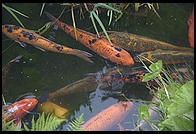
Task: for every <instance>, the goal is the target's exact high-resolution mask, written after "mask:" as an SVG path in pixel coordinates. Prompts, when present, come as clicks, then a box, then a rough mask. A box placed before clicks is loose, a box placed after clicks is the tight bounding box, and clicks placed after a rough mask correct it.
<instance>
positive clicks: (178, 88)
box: [138, 61, 194, 131]
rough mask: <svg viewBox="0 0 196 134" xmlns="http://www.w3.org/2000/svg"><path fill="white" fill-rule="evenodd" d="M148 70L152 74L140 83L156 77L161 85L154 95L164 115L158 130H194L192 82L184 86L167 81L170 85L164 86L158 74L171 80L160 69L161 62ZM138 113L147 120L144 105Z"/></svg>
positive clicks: (147, 75)
mask: <svg viewBox="0 0 196 134" xmlns="http://www.w3.org/2000/svg"><path fill="white" fill-rule="evenodd" d="M149 68H150V69H151V71H152V72H150V73H147V74H146V75H145V76H144V78H143V80H142V81H143V82H147V81H149V80H154V79H155V78H157V77H158V79H159V80H160V82H161V83H162V85H163V86H162V87H161V89H159V90H158V92H157V93H156V96H157V97H158V99H159V102H160V103H159V104H158V107H159V108H160V109H161V111H162V114H163V115H164V116H163V117H164V119H163V120H161V121H160V122H159V123H157V125H158V127H159V129H160V130H172V131H180V130H183V131H187V130H188V131H192V130H194V80H190V81H188V82H186V83H185V84H181V83H175V82H173V81H172V80H168V81H170V83H168V84H166V83H165V82H164V81H163V78H162V76H161V75H160V72H163V74H164V75H165V76H166V78H167V79H171V76H169V73H167V72H166V71H165V70H164V69H163V68H162V62H161V61H158V62H156V63H153V64H151V65H150V66H149ZM178 75H179V74H178ZM164 89H165V91H164ZM166 91H167V92H166ZM138 111H139V115H140V119H142V120H144V119H145V118H148V113H147V108H146V107H145V106H144V105H142V106H140V108H139V110H138ZM145 121H146V122H147V123H148V124H149V123H150V122H149V120H145Z"/></svg>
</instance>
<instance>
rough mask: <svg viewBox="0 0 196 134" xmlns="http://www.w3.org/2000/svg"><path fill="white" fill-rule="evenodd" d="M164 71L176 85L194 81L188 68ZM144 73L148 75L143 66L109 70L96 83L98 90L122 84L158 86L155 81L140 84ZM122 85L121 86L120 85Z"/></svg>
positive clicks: (93, 74)
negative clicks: (98, 84)
mask: <svg viewBox="0 0 196 134" xmlns="http://www.w3.org/2000/svg"><path fill="white" fill-rule="evenodd" d="M166 71H167V72H168V73H169V74H170V76H171V78H172V79H173V80H174V82H176V83H182V82H187V81H189V80H190V79H194V74H192V73H191V72H190V70H189V69H188V68H185V67H175V68H171V67H170V68H166ZM146 73H149V72H148V70H146V69H145V68H144V67H143V66H139V67H126V68H125V67H115V68H112V69H109V71H107V72H106V73H102V74H101V76H100V78H99V80H98V83H101V84H102V85H101V86H100V89H105V88H107V87H111V88H112V89H113V90H115V89H121V88H122V87H123V86H124V84H130V83H134V84H140V85H146V84H148V86H149V85H153V86H159V85H158V84H157V82H156V81H155V80H151V81H149V82H142V79H143V77H144V76H145V74H146ZM97 74H99V75H100V72H98V73H90V74H88V75H89V76H94V77H96V75H97ZM161 76H163V77H164V78H165V75H164V74H163V73H161ZM121 84H122V85H121Z"/></svg>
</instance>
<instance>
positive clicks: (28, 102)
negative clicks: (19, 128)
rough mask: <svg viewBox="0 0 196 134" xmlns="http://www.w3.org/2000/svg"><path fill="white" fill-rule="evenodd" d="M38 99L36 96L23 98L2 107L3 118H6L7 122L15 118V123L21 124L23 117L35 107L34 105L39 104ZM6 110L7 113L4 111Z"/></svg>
mask: <svg viewBox="0 0 196 134" xmlns="http://www.w3.org/2000/svg"><path fill="white" fill-rule="evenodd" d="M37 103H38V101H37V99H35V98H29V99H23V100H20V101H18V102H15V103H13V104H11V105H9V106H6V107H3V108H2V113H3V115H2V119H4V118H6V117H7V116H8V118H7V119H6V122H9V121H11V120H13V119H14V120H15V121H14V123H15V124H16V125H19V124H20V122H21V119H22V118H23V117H24V116H25V115H26V114H27V113H28V112H29V111H31V110H33V109H34V107H35V106H36V105H37ZM4 112H5V113H4Z"/></svg>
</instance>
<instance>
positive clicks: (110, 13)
mask: <svg viewBox="0 0 196 134" xmlns="http://www.w3.org/2000/svg"><path fill="white" fill-rule="evenodd" d="M108 12H109V16H110V20H109V24H108V25H110V24H111V22H112V14H113V13H112V10H109V11H108Z"/></svg>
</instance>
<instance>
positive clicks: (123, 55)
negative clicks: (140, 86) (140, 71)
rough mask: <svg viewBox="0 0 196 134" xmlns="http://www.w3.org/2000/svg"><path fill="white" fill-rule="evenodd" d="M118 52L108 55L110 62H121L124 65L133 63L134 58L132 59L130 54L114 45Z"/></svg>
mask: <svg viewBox="0 0 196 134" xmlns="http://www.w3.org/2000/svg"><path fill="white" fill-rule="evenodd" d="M114 48H115V49H116V50H117V51H118V52H119V53H117V54H116V55H113V56H111V57H110V60H111V61H112V62H115V63H117V64H121V65H124V66H131V65H133V64H134V60H133V59H132V57H131V55H130V54H129V53H128V52H127V51H125V50H124V49H122V48H116V47H114Z"/></svg>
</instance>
